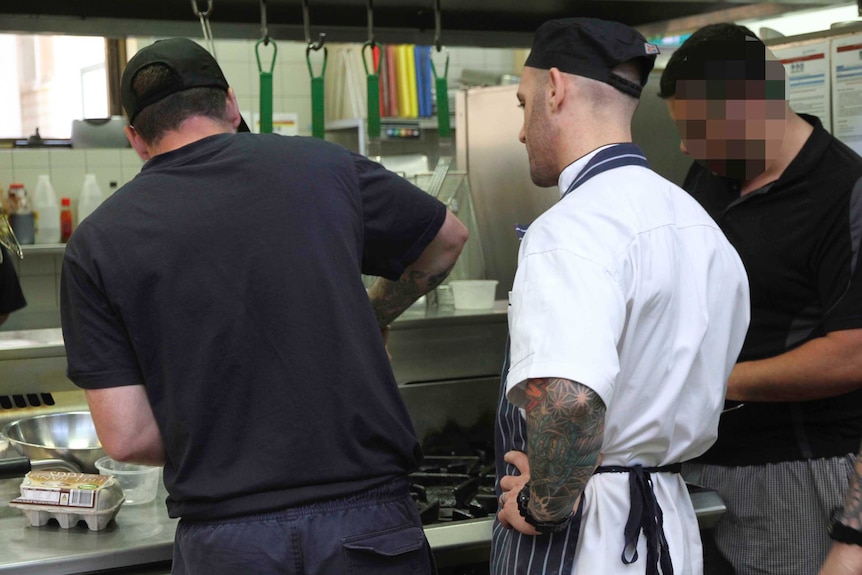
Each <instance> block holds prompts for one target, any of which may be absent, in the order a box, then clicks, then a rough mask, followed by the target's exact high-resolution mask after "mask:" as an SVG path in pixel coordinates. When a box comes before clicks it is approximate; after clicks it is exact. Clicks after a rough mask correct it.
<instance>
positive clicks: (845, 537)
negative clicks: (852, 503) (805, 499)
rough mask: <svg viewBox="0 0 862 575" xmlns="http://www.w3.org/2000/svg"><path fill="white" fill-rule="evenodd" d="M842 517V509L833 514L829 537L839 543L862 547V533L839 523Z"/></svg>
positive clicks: (830, 520)
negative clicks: (839, 518)
mask: <svg viewBox="0 0 862 575" xmlns="http://www.w3.org/2000/svg"><path fill="white" fill-rule="evenodd" d="M840 515H841V508H840V507H839V508H837V509H835V510H834V511H833V512H832V516H831V517H830V518H829V527H828V531H829V537H831V538H832V540H833V541H838V542H839V543H849V544H851V545H859V546H862V531H859V530H858V529H854V528H853V527H848V526H847V525H844V524H843V523H841V522H840V521H838V517H840Z"/></svg>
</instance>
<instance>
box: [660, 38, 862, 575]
mask: <svg viewBox="0 0 862 575" xmlns="http://www.w3.org/2000/svg"><path fill="white" fill-rule="evenodd" d="M660 96H661V97H663V98H665V99H666V101H667V106H668V110H669V112H670V115H671V117H672V118H673V120H674V121H675V123H676V126H677V129H678V131H679V134H680V139H681V144H680V147H681V149H682V151H683V152H684V153H687V154H688V155H690V156H691V157H692V158H693V159H694V160H695V162H694V164H693V165H692V167H691V169H690V170H689V173H688V175H687V177H686V180H685V182H684V184H683V187H684V188H685V189H686V190H687V191H688V192H689V193H690V194H691V195H692V196H693V197H694V198H695V199H696V200H698V202H700V203H701V205H702V206H703V207H704V208H705V209H706V210H707V211H708V212H709V213H710V215H711V216H712V217H713V218H714V219H715V221H716V222H717V223H718V224H719V225H720V226H721V228H722V230H723V231H724V232H725V234H726V235H727V237H728V239H729V240H730V241H731V243H733V245H734V247H736V249H737V251H738V252H739V255H740V257H741V258H742V261H743V263H744V264H745V267H746V270H747V272H748V277H749V281H750V284H751V286H750V287H751V325H750V327H749V331H748V334H747V336H746V340H745V345H744V346H743V348H742V352H741V353H740V356H739V361H738V363H737V364H736V366H735V367H734V369H733V371H732V372H731V375H730V379H729V381H728V388H727V400H728V402H727V404H726V406H725V411H724V413H723V414H722V417H721V422H720V425H719V431H718V440H717V441H716V443H715V445H714V446H713V447H712V448H711V449H710V450H709V451H707V452H706V453H705V454H704V455H703V456H701V457H700V458H699V459H698V460H697V461H695V462H693V463H691V464H688V465H686V466H684V469H683V471H684V474H685V476H686V478H687V479H688V480H690V481H692V482H694V483H699V484H702V485H705V486H706V487H709V488H712V489H715V490H716V491H718V492H719V494H720V495H721V497H722V499H723V500H724V502H725V504H726V506H727V512H726V513H725V514H724V515H723V516H722V518H721V520H720V521H719V523H718V524H717V526H716V528H715V532H714V543H713V541H712V540H707V541H705V550H706V552H707V559H706V562H705V564H706V572H707V573H710V574H724V573H736V574H739V575H742V574H747V573H775V574H781V575H793V574H796V573H799V574H803V573H816V572H817V569H818V567H819V566H820V564H821V563H822V562H823V561H824V559H825V557H826V554H827V552H828V551H829V548H830V544H831V542H830V534H831V535H832V536H833V537H835V538H838V540H839V541H842V540H843V539H842V537H844V538H845V539H846V531H844V532H842V531H840V530H839V531H835V530H833V531H830V530H829V529H828V528H827V523H828V521H829V518H830V515H831V513H832V511H833V509H834V508H837V507H840V506H841V504H842V502H843V497H844V493H845V491H846V489H847V482H848V478H849V476H850V474H851V472H852V470H853V463H854V459H855V455H854V454H855V453H856V451H857V449H858V448H859V444H860V440H862V361H860V358H862V278H860V277H859V271H858V269H857V268H858V261H859V257H858V255H859V248H860V242H862V203H860V193H862V186H860V185H859V178H860V177H862V159H860V158H859V156H858V155H857V154H856V153H854V152H853V151H852V150H851V149H850V148H848V147H847V146H845V145H844V144H842V143H841V142H839V141H838V140H837V139H835V138H834V137H832V136H831V135H830V134H829V133H828V132H827V131H826V130H825V129H824V128H823V126H822V125H821V123H820V120H819V119H817V118H816V117H814V116H808V115H804V114H796V113H795V112H794V111H793V110H792V109H791V108H790V105H789V104H788V102H787V99H786V97H785V74H784V69H783V66H782V65H781V63H780V62H779V61H777V60H776V59H775V58H774V56H773V55H772V54H771V53H770V52H769V50H768V49H767V48H766V47H765V46H764V44H763V43H762V42H761V41H760V40H759V39H757V37H756V36H755V35H754V34H753V33H752V32H751V31H750V30H748V29H747V28H744V27H741V26H737V25H734V24H715V25H710V26H707V27H704V28H702V29H700V30H698V31H697V32H695V33H694V34H692V36H691V37H690V38H689V39H688V40H686V42H685V43H684V44H683V45H682V46H681V47H680V48H679V50H677V51H676V52H675V53H674V54H673V56H672V57H671V58H670V60H669V61H668V64H667V66H666V67H665V70H664V72H663V74H662V78H661V92H660ZM842 533H844V535H842ZM860 541H862V533H860Z"/></svg>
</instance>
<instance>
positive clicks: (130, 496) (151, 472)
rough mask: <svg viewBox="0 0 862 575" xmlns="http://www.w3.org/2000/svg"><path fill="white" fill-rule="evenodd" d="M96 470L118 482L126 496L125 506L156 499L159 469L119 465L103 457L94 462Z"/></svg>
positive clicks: (130, 464) (126, 464) (129, 464)
mask: <svg viewBox="0 0 862 575" xmlns="http://www.w3.org/2000/svg"><path fill="white" fill-rule="evenodd" d="M96 469H98V470H99V473H101V474H102V475H111V476H113V477H115V478H116V479H117V481H119V482H120V487H122V488H123V494H124V495H125V496H126V505H140V504H142V503H149V502H150V501H152V500H153V499H155V498H156V491H158V488H159V472H160V471H161V469H162V468H161V467H151V466H149V465H137V464H134V463H121V462H119V461H114V460H113V459H111V458H110V457H103V458H101V459H99V460H98V461H96Z"/></svg>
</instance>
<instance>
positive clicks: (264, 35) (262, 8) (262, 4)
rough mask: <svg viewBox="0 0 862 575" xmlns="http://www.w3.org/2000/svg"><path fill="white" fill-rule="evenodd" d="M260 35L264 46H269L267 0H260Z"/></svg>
mask: <svg viewBox="0 0 862 575" xmlns="http://www.w3.org/2000/svg"><path fill="white" fill-rule="evenodd" d="M260 35H261V38H263V45H264V46H268V45H269V28H267V26H266V0H260Z"/></svg>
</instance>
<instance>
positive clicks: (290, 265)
mask: <svg viewBox="0 0 862 575" xmlns="http://www.w3.org/2000/svg"><path fill="white" fill-rule="evenodd" d="M445 216H446V210H445V207H444V206H443V205H442V204H441V203H440V202H439V201H437V200H435V199H433V198H431V197H430V196H428V195H427V194H426V193H424V192H423V191H421V190H419V189H418V188H416V187H414V186H413V185H411V184H409V183H408V182H407V181H406V180H404V179H403V178H400V177H398V176H397V175H395V174H393V173H391V172H388V171H386V170H384V169H383V168H382V167H381V166H380V165H378V164H376V163H374V162H371V161H369V160H368V159H366V158H364V157H362V156H359V155H356V154H352V153H350V152H348V151H347V150H345V149H344V148H341V147H339V146H336V145H333V144H330V143H327V142H324V141H321V140H317V139H312V138H301V137H283V136H278V135H257V134H222V135H217V136H212V137H209V138H206V139H203V140H200V141H198V142H195V143H193V144H190V145H188V146H185V147H183V148H180V149H178V150H175V151H172V152H169V153H166V154H162V155H159V156H156V157H155V158H153V159H151V160H150V161H148V162H147V163H146V164H145V165H144V167H143V169H142V171H141V173H140V174H139V175H138V176H137V177H135V179H134V180H132V181H131V182H129V183H128V184H127V185H126V186H124V187H123V188H121V189H120V190H118V191H117V192H116V193H115V194H113V195H112V196H111V197H109V198H108V199H107V200H106V201H105V202H104V204H103V205H102V206H100V208H99V209H98V210H97V211H96V212H94V213H93V214H92V215H91V216H89V217H88V218H87V219H86V220H85V221H83V222H82V223H81V225H80V226H79V227H78V228H77V229H76V231H75V233H74V234H73V236H72V238H71V239H70V241H69V244H68V246H67V248H66V253H65V258H64V263H63V277H62V289H61V297H62V317H63V333H64V337H65V341H66V351H67V356H68V362H69V365H68V375H69V378H70V379H71V380H72V381H73V382H75V384H77V385H78V386H80V387H83V388H89V389H95V388H107V387H115V386H122V385H135V384H143V385H145V386H146V390H147V394H148V397H149V399H150V403H151V404H152V406H153V410H154V413H155V415H156V420H157V422H158V425H159V428H160V430H161V433H162V436H163V438H164V440H165V444H166V448H167V464H166V466H165V475H164V478H165V484H166V486H167V488H168V491H169V497H168V510H169V513H170V515H171V516H174V517H176V516H182V517H186V518H190V519H195V518H198V519H204V518H215V517H227V516H235V515H240V514H249V513H258V512H263V511H271V510H274V509H282V508H285V507H288V506H294V505H299V504H304V503H308V502H311V501H315V500H319V499H323V498H331V497H339V496H344V495H348V494H352V493H354V492H356V491H358V490H362V489H365V488H369V487H373V486H375V485H378V484H381V483H383V482H385V481H387V480H389V479H391V478H392V477H396V476H399V475H404V474H406V473H408V472H409V471H411V470H413V469H414V468H415V467H416V466H417V465H418V460H419V458H420V450H419V446H418V442H417V440H416V437H415V433H414V431H413V428H412V424H411V421H410V417H409V414H408V412H407V410H406V408H405V406H404V404H403V402H402V400H401V396H400V394H399V391H398V389H397V386H396V383H395V380H394V376H393V374H392V369H391V366H390V364H389V360H388V358H387V355H386V351H385V349H384V347H383V345H382V338H381V335H380V330H379V327H378V325H377V322H376V320H375V317H374V313H373V310H372V307H371V304H370V302H369V299H368V296H367V294H366V291H365V288H364V286H363V284H362V280H361V274H362V273H365V274H371V275H379V276H384V277H387V278H390V279H397V278H398V277H399V276H400V275H401V273H402V272H403V270H404V269H405V267H406V266H408V265H410V264H411V263H412V262H413V261H415V260H416V258H417V257H418V256H419V254H420V253H421V252H422V251H423V250H424V249H425V247H426V246H427V245H428V243H429V242H430V241H431V240H432V239H433V238H434V237H435V235H436V234H437V232H438V231H439V229H440V227H441V226H442V224H443V221H444V219H445Z"/></svg>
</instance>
